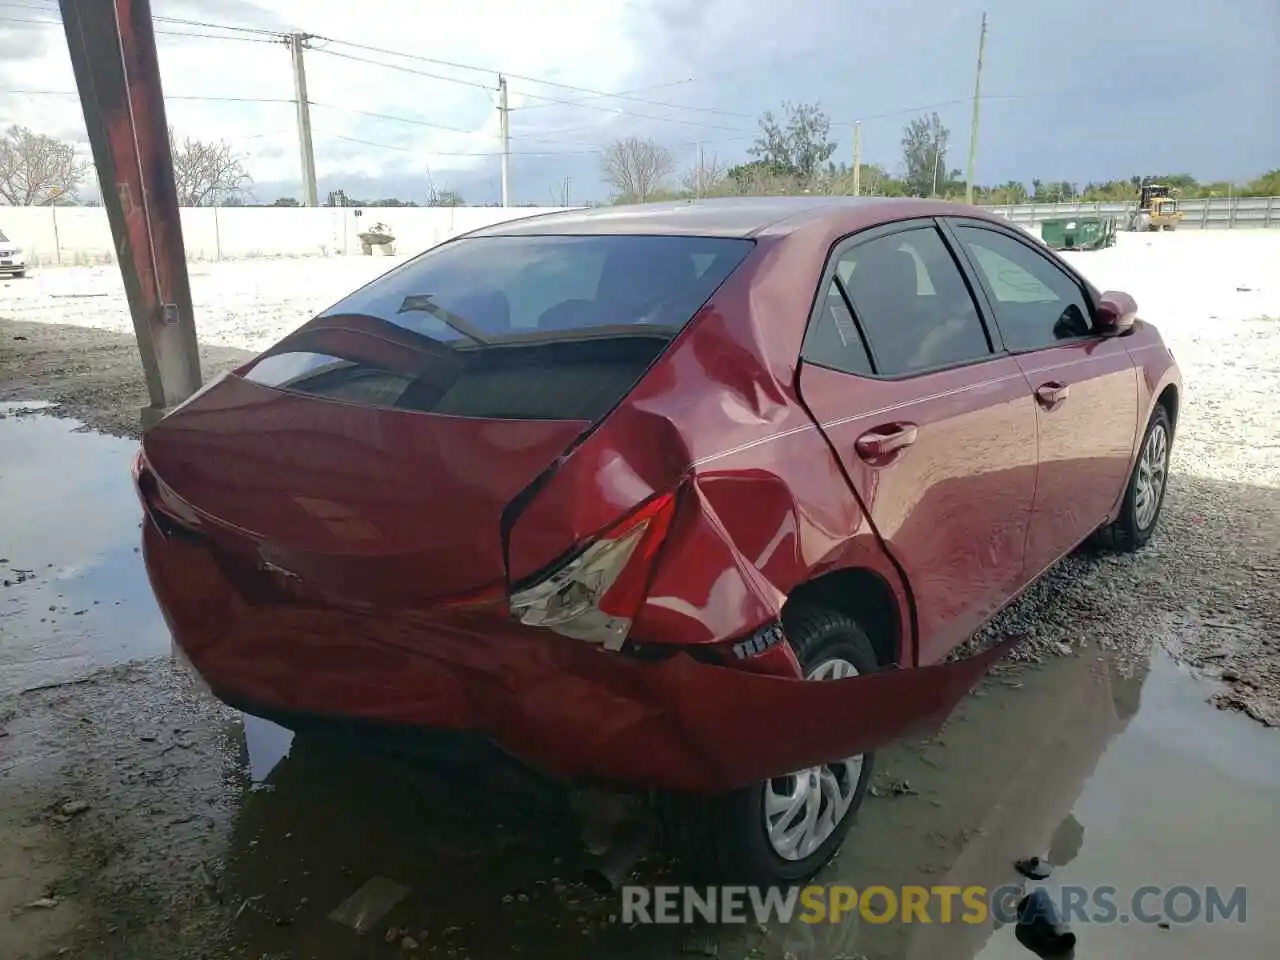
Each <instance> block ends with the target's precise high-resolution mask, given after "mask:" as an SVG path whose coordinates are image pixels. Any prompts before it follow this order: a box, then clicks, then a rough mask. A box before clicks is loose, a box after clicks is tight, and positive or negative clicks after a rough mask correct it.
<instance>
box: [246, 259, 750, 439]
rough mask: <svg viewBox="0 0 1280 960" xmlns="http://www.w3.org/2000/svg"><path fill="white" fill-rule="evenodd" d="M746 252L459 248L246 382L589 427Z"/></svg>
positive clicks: (297, 338)
mask: <svg viewBox="0 0 1280 960" xmlns="http://www.w3.org/2000/svg"><path fill="white" fill-rule="evenodd" d="M751 247H752V241H750V240H742V239H734V238H723V237H710V238H708V237H649V236H593V237H570V236H520V237H475V238H470V239H461V240H455V241H453V242H451V243H447V244H444V245H443V246H440V247H437V248H435V249H433V250H429V251H428V252H426V253H424V254H423V255H421V256H419V257H417V258H415V259H414V260H411V261H410V262H408V263H406V264H404V265H402V266H400V267H398V268H396V269H395V270H392V271H391V272H390V273H388V274H386V275H385V276H383V277H380V278H379V279H377V280H375V281H373V282H372V283H370V284H369V285H367V286H365V287H363V288H361V289H360V290H357V291H356V292H355V293H353V294H351V295H350V296H348V297H346V298H345V299H343V300H341V301H339V302H338V303H336V304H334V305H333V306H332V307H330V308H329V309H328V310H326V311H324V313H322V314H321V315H320V316H319V317H318V318H317V320H316V321H314V322H313V323H312V324H310V325H308V327H304V328H302V330H300V331H299V332H298V333H296V334H294V335H292V336H291V337H289V338H287V339H286V340H285V341H283V342H282V343H281V344H279V345H278V346H277V347H276V348H274V350H275V351H276V352H275V353H274V354H273V355H271V356H267V357H265V358H264V359H263V360H260V361H259V362H258V363H257V364H256V365H255V366H254V367H253V368H252V369H251V370H250V371H249V372H248V374H247V375H246V376H247V378H248V379H249V380H252V381H255V382H258V383H262V384H265V385H268V386H273V387H278V388H281V389H287V390H291V391H297V392H303V393H312V394H317V395H322V396H328V397H333V398H335V399H344V400H348V401H354V402H358V403H367V404H373V405H377V406H391V407H399V408H405V409H412V410H421V411H430V412H435V413H448V414H453V415H456V416H473V417H486V418H503V419H539V420H541V419H585V420H595V419H598V418H599V417H600V416H602V415H603V414H604V413H606V412H607V411H608V410H609V409H610V408H611V407H613V406H614V404H616V403H617V402H618V400H619V399H621V397H622V396H623V395H625V394H626V392H627V391H628V390H630V389H631V387H632V386H633V385H634V384H635V382H636V381H637V380H638V379H639V378H640V376H641V375H642V374H643V373H644V371H645V369H647V368H648V366H649V365H650V364H651V363H652V362H653V360H654V359H655V358H656V357H657V356H658V354H660V353H661V352H662V350H663V349H665V347H666V345H667V344H668V343H669V342H670V341H671V339H672V338H673V337H674V336H675V335H676V334H677V333H678V332H679V331H680V330H681V329H682V328H683V327H684V326H685V325H686V324H687V323H688V322H689V321H690V319H692V317H693V316H694V315H695V314H696V313H697V312H698V310H699V309H700V308H701V307H702V306H703V304H705V303H706V302H707V300H708V299H709V298H710V297H711V294H713V293H714V292H715V290H716V288H717V287H719V286H720V284H721V283H723V282H724V280H725V279H726V278H727V277H728V276H729V275H730V274H731V273H732V272H733V271H734V270H735V269H736V268H737V267H738V265H739V264H741V263H742V261H743V260H744V259H745V258H746V256H747V254H748V253H749V252H750V250H751ZM375 340H376V341H377V343H376V346H375V344H374V343H373V341H375ZM388 342H390V343H391V344H393V345H392V346H390V347H389V346H388ZM292 345H296V346H297V349H296V350H291V349H289V348H290V346H292ZM388 351H391V352H390V353H388Z"/></svg>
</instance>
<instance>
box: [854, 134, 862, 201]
mask: <svg viewBox="0 0 1280 960" xmlns="http://www.w3.org/2000/svg"><path fill="white" fill-rule="evenodd" d="M853 195H854V196H855V197H859V196H861V195H862V121H861V120H855V121H854V123H853Z"/></svg>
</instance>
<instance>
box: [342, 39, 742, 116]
mask: <svg viewBox="0 0 1280 960" xmlns="http://www.w3.org/2000/svg"><path fill="white" fill-rule="evenodd" d="M320 39H325V40H329V42H331V43H337V44H340V45H342V46H346V47H354V48H356V49H358V50H368V51H369V52H371V53H381V54H384V55H386V56H392V57H403V58H404V59H406V60H418V61H420V62H422V63H434V64H436V65H438V66H442V67H453V68H455V69H457V70H474V71H477V72H479V73H501V74H502V75H503V76H506V77H508V78H510V79H512V80H523V81H524V82H526V83H537V84H541V85H542V86H547V87H556V88H558V89H560V90H570V91H573V92H575V93H586V94H590V96H591V97H592V98H595V97H604V98H609V99H614V100H630V101H633V102H635V103H643V104H647V105H649V106H653V107H664V108H666V109H669V110H691V111H694V112H696V113H711V114H717V115H719V116H724V117H739V118H745V119H747V120H754V119H755V117H754V116H752V115H751V114H746V113H739V112H738V111H735V110H721V109H719V108H718V107H695V106H690V105H689V104H684V103H670V102H668V101H664V100H653V99H650V98H647V97H636V96H632V95H631V93H630V92H627V91H621V92H616V93H610V92H608V91H606V90H597V89H594V88H592V87H583V86H578V85H576V84H572V83H561V82H559V81H557V80H544V79H542V78H541V77H532V76H528V75H527V74H520V73H511V72H510V71H507V70H491V69H489V68H487V67H477V66H474V65H472V64H469V63H460V62H458V61H456V60H442V59H440V58H438V57H424V56H422V55H421V54H417V53H404V52H402V51H399V50H390V49H387V48H385V47H374V46H370V45H369V44H365V43H355V42H354V41H351V40H337V39H333V38H331V37H322V38H320ZM680 82H689V81H680ZM525 96H534V95H533V94H529V93H526V94H525ZM539 99H547V100H549V101H550V102H552V103H565V104H579V103H582V101H563V100H550V98H545V97H540V98H539Z"/></svg>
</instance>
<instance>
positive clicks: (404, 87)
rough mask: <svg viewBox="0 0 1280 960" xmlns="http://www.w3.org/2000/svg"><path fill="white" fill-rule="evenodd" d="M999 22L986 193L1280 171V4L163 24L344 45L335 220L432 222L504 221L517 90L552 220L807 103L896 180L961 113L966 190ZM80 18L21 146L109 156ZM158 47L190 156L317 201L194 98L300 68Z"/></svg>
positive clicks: (325, 10)
mask: <svg viewBox="0 0 1280 960" xmlns="http://www.w3.org/2000/svg"><path fill="white" fill-rule="evenodd" d="M984 8H985V9H986V10H987V11H988V13H989V16H990V30H989V34H988V40H987V53H986V69H985V72H984V75H983V92H984V94H985V95H987V98H986V99H984V102H983V105H982V123H981V138H980V145H979V153H978V163H977V176H978V180H979V182H982V183H994V182H999V181H1004V180H1009V179H1018V180H1023V181H1028V182H1029V181H1030V180H1031V179H1032V178H1033V177H1040V178H1042V179H1046V180H1063V179H1066V180H1073V181H1077V182H1079V183H1082V184H1083V183H1084V182H1085V181H1088V180H1098V179H1111V178H1115V177H1128V176H1131V175H1133V174H1137V173H1175V172H1187V173H1191V174H1193V175H1195V176H1197V177H1199V178H1201V179H1235V180H1247V179H1251V178H1252V177H1255V176H1257V175H1259V174H1260V173H1262V172H1263V171H1264V170H1266V169H1270V168H1275V167H1278V166H1280V104H1278V101H1280V3H1278V2H1277V0H1224V2H1220V3H1217V4H1213V5H1211V6H1205V5H1203V4H1199V3H1195V4H1193V3H1192V2H1191V0H1075V2H1071V3H1065V4H1051V3H1045V2H1037V0H916V2H914V3H905V4H901V5H897V6H891V5H889V4H888V3H883V2H881V3H874V4H873V3H865V2H861V0H783V2H776V0H775V2H766V0H614V2H609V0H543V2H539V0H466V2H461V3H443V4H439V3H423V2H421V0H416V2H414V0H376V2H367V3H352V2H351V0H342V2H338V0H275V2H268V0H260V2H254V0H152V9H153V12H154V13H155V14H156V15H157V16H162V17H171V18H183V19H188V20H194V21H202V22H206V23H209V24H225V25H230V26H236V27H254V28H263V29H266V30H282V31H283V30H294V29H297V30H304V31H307V32H310V33H313V34H318V35H320V36H322V37H326V38H332V39H331V40H316V41H313V45H314V46H313V49H312V50H311V51H309V52H308V53H307V58H306V64H307V79H308V85H309V87H310V92H309V96H310V99H311V100H312V101H313V102H314V103H315V104H316V105H315V106H314V107H313V109H312V124H313V128H314V136H315V149H316V166H317V172H318V175H319V179H320V188H321V196H322V197H323V195H324V193H325V192H326V191H327V190H329V189H333V188H335V187H344V188H345V189H346V190H347V192H348V193H349V194H352V195H356V196H362V195H363V196H368V197H372V196H400V197H401V198H403V199H417V200H419V201H422V200H423V199H424V198H425V196H426V193H427V190H428V189H429V186H428V185H429V184H434V185H435V187H436V188H437V189H446V188H449V189H457V190H459V191H460V192H461V193H462V194H463V195H464V197H465V198H466V199H467V200H469V201H472V202H487V201H492V200H496V199H497V198H498V194H499V179H498V161H497V157H496V152H497V151H498V149H499V141H498V115H497V111H496V91H495V90H494V89H493V88H494V87H495V86H496V77H495V74H494V73H493V72H492V71H496V70H502V71H505V72H507V74H508V75H509V77H510V81H509V82H510V91H511V106H512V107H513V108H514V109H513V110H512V113H511V129H512V151H513V157H512V160H511V171H512V184H511V190H512V197H513V200H515V201H538V202H543V203H545V202H548V201H550V200H551V199H552V198H553V196H554V197H559V196H560V195H561V193H562V190H563V189H564V185H565V181H566V179H568V180H569V181H570V184H569V190H570V196H571V199H572V200H573V201H575V202H581V201H584V200H592V199H602V198H604V197H605V196H606V195H607V192H608V191H607V187H606V186H605V185H604V184H603V183H602V182H601V181H600V178H599V174H598V170H599V162H598V150H599V147H600V145H601V144H604V143H607V142H609V141H610V140H612V139H614V138H616V137H619V136H628V135H631V134H637V135H641V136H652V137H655V138H657V139H659V140H660V141H662V142H663V143H664V144H666V145H667V146H668V147H669V148H670V149H671V150H672V151H673V153H675V154H676V156H677V158H678V160H679V166H680V167H682V168H684V167H688V166H691V165H692V163H693V161H694V158H695V157H696V151H697V144H698V143H699V142H701V143H702V144H703V150H704V151H705V152H706V153H707V154H708V155H712V154H714V155H716V156H718V157H719V158H720V159H721V160H723V161H727V162H730V163H732V162H739V161H741V160H743V159H746V158H747V157H746V150H747V148H748V147H749V146H750V144H751V140H752V137H753V133H754V131H755V130H756V123H755V119H754V118H755V117H756V116H758V115H759V113H760V112H761V111H762V110H765V109H768V108H770V107H773V108H776V107H777V106H778V105H779V103H780V102H781V101H783V100H788V99H789V100H793V101H805V102H817V103H819V104H820V105H821V107H822V108H823V109H824V110H825V111H826V112H827V113H828V115H829V116H830V117H831V119H832V121H833V123H834V124H835V126H834V127H833V131H832V132H833V137H834V139H835V140H837V141H838V143H839V148H838V153H837V158H840V159H846V160H847V159H848V158H849V157H850V155H851V141H852V123H853V121H854V120H856V119H862V120H863V157H864V160H865V161H867V162H876V163H881V164H883V165H885V166H887V167H889V168H890V169H891V170H897V169H898V168H899V167H900V165H901V157H900V153H901V151H900V147H899V139H900V137H901V130H902V126H903V124H904V123H905V122H906V121H907V120H908V119H910V118H911V117H912V116H914V115H916V114H918V113H921V112H924V110H923V108H925V107H926V106H928V107H930V108H935V109H936V110H937V112H938V113H939V114H940V115H941V117H942V119H943V122H944V123H945V124H946V125H947V126H948V127H950V129H951V131H952V137H951V143H952V146H951V150H950V153H949V156H948V165H949V166H951V167H960V168H963V166H964V156H965V152H966V150H967V145H968V138H969V134H968V130H969V113H970V105H969V97H970V96H971V94H972V90H973V73H974V59H975V55H976V52H977V43H978V32H979V23H980V20H981V14H982V11H983V9H984ZM57 17H58V5H57V2H56V0H0V127H3V126H8V125H9V124H10V123H19V124H23V125H26V126H29V127H31V128H33V129H34V130H37V131H38V132H42V133H50V134H54V135H57V136H61V137H68V138H73V139H76V140H80V141H83V139H84V127H83V122H82V118H81V114H80V107H79V102H78V100H76V99H75V98H74V97H72V96H57V95H51V93H49V92H57V91H74V89H75V85H74V80H73V78H72V73H71V66H70V63H69V62H68V59H67V53H66V42H65V38H64V36H63V34H62V32H61V28H60V27H59V26H57V25H56V24H54V25H50V24H48V23H41V22H20V21H55V20H56V19H57ZM157 29H159V30H167V31H170V33H167V34H161V35H159V36H158V37H157V42H158V45H159V50H160V64H161V70H162V75H163V82H164V89H165V93H166V95H167V96H169V97H171V98H173V99H170V101H169V105H168V115H169V120H170V123H171V124H173V125H174V126H175V127H176V128H177V131H178V133H179V135H180V136H181V135H184V134H185V135H192V136H199V137H203V138H209V137H222V138H226V139H227V140H229V141H230V142H231V143H232V144H233V145H234V147H235V149H236V150H237V151H239V152H240V153H241V154H242V155H243V156H244V157H245V161H246V166H247V168H248V170H249V172H250V173H251V174H252V176H253V178H254V181H255V183H256V187H255V191H254V192H255V196H257V198H258V199H259V200H264V201H269V200H272V199H274V198H275V197H277V196H280V195H299V160H298V147H297V132H296V125H295V120H294V112H293V107H292V105H291V104H290V103H288V102H281V103H263V102H214V101H204V100H193V99H178V98H181V97H227V98H235V97H239V98H261V99H271V98H278V99H279V100H282V101H287V100H288V99H289V98H291V97H292V96H293V82H292V76H291V71H290V63H289V55H288V51H287V49H286V48H285V47H284V46H283V45H279V44H274V43H271V42H252V41H256V40H263V41H265V40H267V39H268V38H267V37H265V36H261V35H256V34H249V33H232V32H229V31H226V30H214V29H212V28H208V27H194V26H190V25H180V24H173V23H167V24H162V23H157ZM174 33H183V34H188V35H186V36H175V35H173V34H174ZM191 34H205V35H206V36H193V35H191ZM208 34H218V35H221V36H224V37H225V36H240V37H242V38H248V39H246V40H241V41H233V40H226V39H223V40H219V39H212V38H210V37H208V36H207V35H208ZM352 44H361V45H364V46H365V47H378V48H385V49H388V50H395V51H400V52H403V53H404V54H408V55H409V57H399V58H397V57H392V56H388V55H386V54H383V53H377V52H372V51H370V50H368V49H363V48H362V47H360V46H352ZM413 57H419V58H433V59H436V60H444V61H451V62H454V63H458V64H466V65H474V66H476V67H481V68H485V69H486V70H487V71H489V72H485V71H483V70H467V69H460V68H458V67H452V66H447V65H444V64H440V63H431V62H427V61H424V60H421V59H412V58H413ZM366 60H369V61H374V63H367V62H361V61H366ZM379 64H381V65H379ZM388 64H395V65H398V66H399V67H402V68H405V69H400V70H397V69H391V68H389V67H388V66H386V65H388ZM411 71H417V72H411ZM422 73H427V74H434V75H436V77H443V78H452V79H453V80H455V81H464V82H462V83H459V82H449V81H448V80H444V79H437V78H436V77H429V76H423V75H421V74H422ZM535 80H544V81H554V82H555V83H558V84H562V85H564V86H551V85H547V84H545V83H537V82H534V81H535ZM573 87H579V88H586V89H587V90H592V91H601V92H611V93H618V92H628V93H629V97H630V98H629V99H618V98H609V97H602V96H592V95H590V94H588V93H586V92H582V91H579V90H574V89H571V88H573ZM12 91H28V92H23V93H17V92H12ZM29 91H46V93H40V94H37V93H33V92H29ZM557 101H559V102H557ZM565 101H576V103H568V102H565ZM369 114H385V115H387V116H388V117H394V118H399V119H381V118H379V117H375V116H370V115H369ZM442 128H452V129H442ZM361 141H363V142H361ZM86 150H87V147H86Z"/></svg>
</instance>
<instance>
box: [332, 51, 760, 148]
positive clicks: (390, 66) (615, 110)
mask: <svg viewBox="0 0 1280 960" xmlns="http://www.w3.org/2000/svg"><path fill="white" fill-rule="evenodd" d="M315 52H316V53H322V54H325V55H326V56H330V57H341V58H342V59H344V60H353V61H355V62H357V63H366V64H369V65H370V66H375V67H382V68H384V69H387V70H398V71H400V72H401V73H410V74H413V75H415V76H419V77H427V78H429V79H432V80H440V81H442V82H444V83H456V84H460V85H461V86H464V87H474V88H476V89H480V90H491V89H493V88H492V87H491V86H490V85H488V84H485V83H480V82H478V81H475V80H464V79H462V78H460V77H449V76H445V75H444V74H440V73H430V72H429V71H426V70H419V69H417V68H416V67H406V66H404V65H403V64H398V63H384V62H382V61H379V60H370V59H369V58H367V57H359V56H356V55H355V54H351V53H341V52H339V51H337V50H327V49H317V50H315ZM474 69H478V68H474ZM524 96H526V97H530V98H532V99H534V100H544V101H546V102H548V103H559V104H564V105H566V106H573V107H581V108H582V109H585V110H598V111H600V112H602V113H612V114H619V115H621V116H627V117H635V118H637V119H640V120H652V121H654V122H656V123H675V124H682V125H684V126H690V127H698V128H699V129H704V130H707V129H710V130H729V131H731V132H733V133H745V132H747V131H744V130H743V129H742V128H741V127H726V126H723V125H720V124H714V123H704V122H702V121H698V120H684V119H681V118H679V117H655V116H653V115H651V114H646V113H635V112H634V111H631V110H624V109H623V108H621V107H605V106H598V105H596V104H591V103H584V102H582V101H580V100H565V99H562V98H559V97H548V96H545V95H544V94H540V93H528V92H524ZM751 135H752V136H754V135H755V134H754V133H753V134H751Z"/></svg>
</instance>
